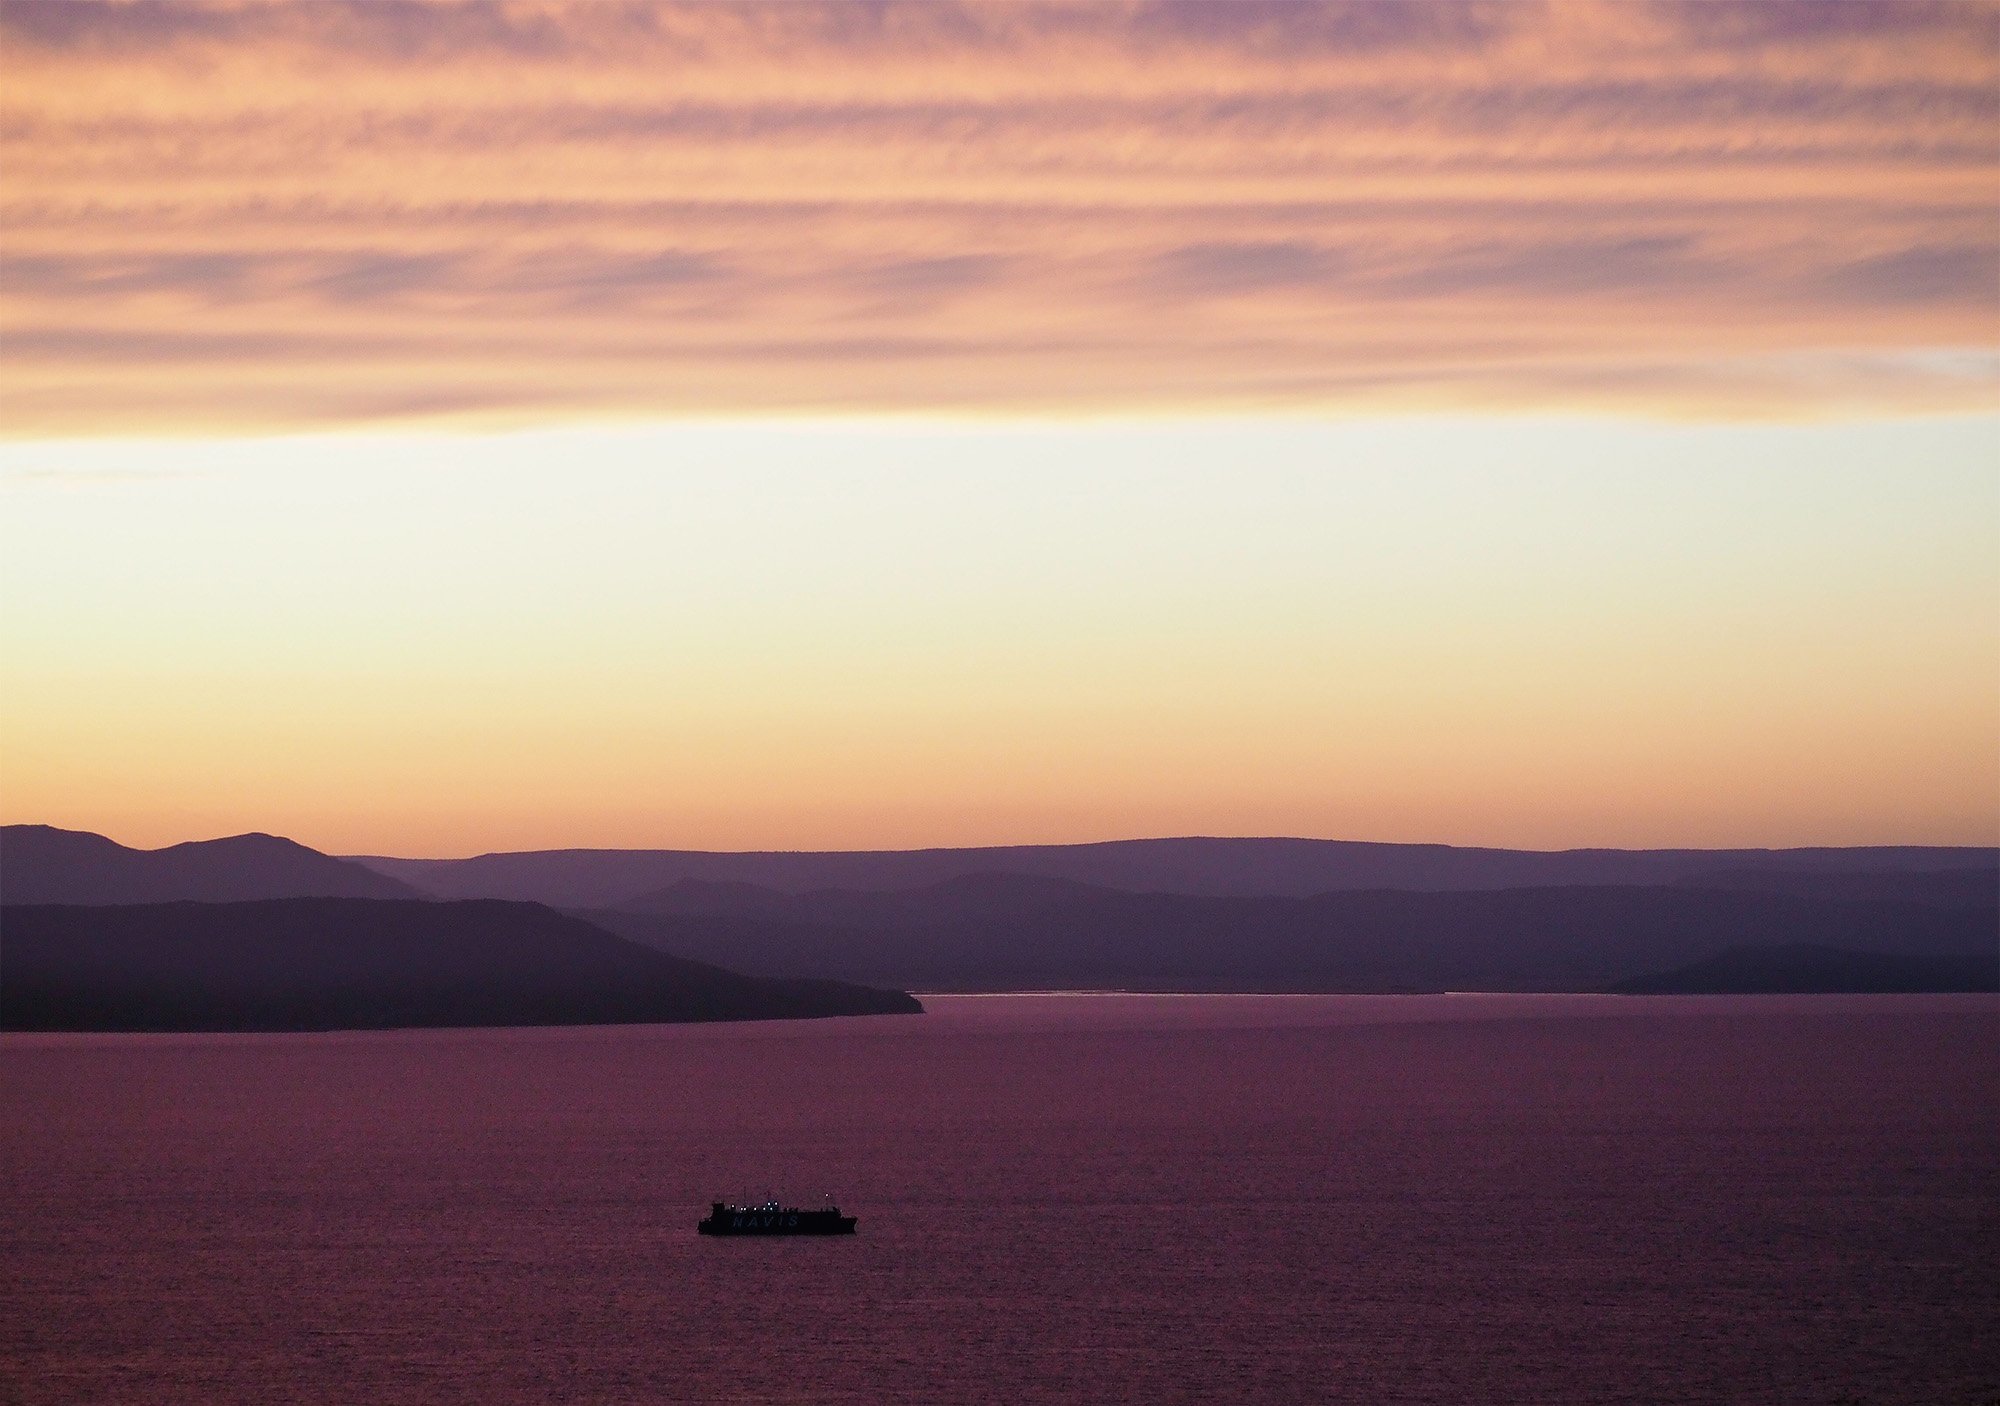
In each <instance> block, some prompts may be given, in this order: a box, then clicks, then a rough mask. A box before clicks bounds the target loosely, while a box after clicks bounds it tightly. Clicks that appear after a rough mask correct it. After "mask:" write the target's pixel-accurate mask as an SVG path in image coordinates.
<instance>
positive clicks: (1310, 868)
mask: <svg viewBox="0 0 2000 1406" xmlns="http://www.w3.org/2000/svg"><path fill="white" fill-rule="evenodd" d="M354 862H355V863H357V864H361V865H365V866H367V867H368V868H370V869H373V870H374V871H376V872H377V873H381V874H385V875H388V876H390V877H393V878H396V879H400V880H402V881H403V882H405V883H408V884H410V885H412V886H414V887H416V888H418V889H421V890H424V891H426V892H429V893H432V894H435V895H437V896H439V897H445V898H475V897H477V898H513V899H524V900H532V901H534V902H538V903H547V904H550V905H552V906H554V907H560V908H612V907H619V906H622V905H624V904H627V903H629V902H631V901H633V900H635V899H639V898H642V897H643V896H645V895H648V894H652V893H657V892H659V891H660V890H663V889H666V888H668V887H669V886H671V885H673V884H676V883H679V882H680V881H682V880H684V879H694V880H701V881H705V882H717V883H747V884H754V885H757V886H758V887H761V888H767V889H774V890H777V891H779V892H785V893H804V892H811V891H814V890H819V889H836V888H842V889H862V890H896V889H912V888H919V887H922V886H924V885H927V884H935V883H941V882H944V881H946V880H950V879H957V878H965V877H968V876H970V875H976V874H1013V875H1023V876H1038V877H1042V878H1050V879H1068V880H1072V881H1075V882H1078V883H1085V884H1093V885H1096V886H1098V887H1101V888H1111V889H1120V890H1124V891H1126V892H1131V893H1177V894H1190V895H1206V896H1210V897H1249V896H1278V897H1289V898H1306V897H1310V896H1312V895H1314V894H1319V893H1332V892H1339V891H1344V890H1357V889H1404V890H1408V891H1412V892H1423V893H1439V892H1454V891H1469V890H1477V889H1505V888H1548V887H1566V886H1592V887H1602V886H1607V885H1646V886H1654V885H1666V884H1678V883H1690V882H1703V881H1705V880H1707V879H1708V878H1710V877H1712V876H1714V875H1716V874H1718V873H1721V872H1728V871H1735V872H1739V873H1743V872H1749V871H1755V872H1759V873H1772V872H1776V873H1779V874H1799V875H1804V874H1812V873H1833V872H1873V873H1919V872H1935V871H1943V870H1988V871H1993V870H2000V849H1995V848H1991V847H1950V846H1923V845H1871V846H1857V847H1853V848H1807V849H1785V850H1770V849H1722V850H1687V849H1675V850H1616V849H1577V850H1549V851H1544V850H1506V849H1485V848H1461V847H1457V846H1451V845H1411V844H1384V843H1376V842H1373V841H1360V840H1315V839H1295V838H1261V839H1260V838H1217V837H1202V836H1192V837H1183V838H1173V839H1147V840H1110V841H1104V842H1101V843H1095V844H1077V845H1003V846H988V847H977V848H967V849H919V850H828V851H796V852H794V851H744V852H726V851H710V850H531V851H523V852H520V853H513V854H485V855H480V856H477V857H475V858H471V859H391V858H386V857H383V856H378V855H360V856H354Z"/></svg>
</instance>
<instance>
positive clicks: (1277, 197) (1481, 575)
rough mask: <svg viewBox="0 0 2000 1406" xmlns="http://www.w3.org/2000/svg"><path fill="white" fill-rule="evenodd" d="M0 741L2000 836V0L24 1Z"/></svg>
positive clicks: (86, 778)
mask: <svg viewBox="0 0 2000 1406" xmlns="http://www.w3.org/2000/svg"><path fill="white" fill-rule="evenodd" d="M0 77H4V80H5V81H4V83H0V434H4V436H5V443H4V445H0V664H3V665H4V669H5V676H6V688H5V691H4V694H0V811H4V815H0V819H5V820H9V821H37V822H46V823H50V824H55V825H62V826H72V827H75V828H80V829H90V830H96V831H101V832H103V833H107V834H110V835H111V836H113V837H114V838H116V839H119V840H121V841H123V842H126V843H129V844H142V845H157V844H166V843H171V842H174V841H178V840H184V839H190V838H196V837H201V836H207V835H215V834H224V833H231V832H236V831H244V830H268V831H276V832H282V833H285V834H288V835H291V836H294V837H296V838H298V839H300V840H301V841H304V842H306V843H309V844H313V845H316V846H318V847H320V848H323V849H327V850H332V851H336V852H345V853H354V852H387V853H396V854H412V855H448V854H466V853H472V852H477V851H480V850H485V849H501V848H529V847H542V846H549V847H553V846H681V847H709V848H753V847H755V848H766V847H769V848H795V847H815V848H821V847H823V848H859V847H872V846H918V845H951V844H971V843H998V842H1013V841H1067V840H1094V839H1104V838H1112V837H1117V836H1134V835H1159V834H1186V833H1221V834H1303V835H1315V836H1332V837H1342V838H1355V839H1383V840H1409V841H1447V842H1458V843H1476V844H1491V845H1515V846H1533V847H1556V846H1573V845H1628V846H1644V845H1766V844H1767V845H1791V844H1849V843H1936V844H1991V843H1994V842H1995V841H1996V839H2000V395H1996V387H1997V386H2000V217H1996V208H1995V192H1996V191H1997V190H2000V10H1997V9H1995V8H1994V7H1993V6H1990V5H1981V4H1942V5H1920V4H1907V5H1886V6H1878V5H1864V4H1851V5H1850V4H1829V5H1791V6H1785V5H1757V4H1747V5H1737V4H1728V3H1714V4H1706V3H1697V4H1688V5H1680V4H1638V3H1606V4H1594V3H1564V4H1556V5H1551V6H1546V7H1543V6H1534V5H1528V4H1500V5H1487V4H1476V3H1467V4H1441V3H1440V4H1394V5H1375V4H1357V5H1331V6H1309V5H1284V4H1280V5H1265V4H1250V3H1244V4H1219V5H1163V6H1158V5H1138V6H1122V5H1068V4H1019V5H1016V4H1007V5H998V4H996V5H984V6H971V7H963V6H956V5H946V4H910V5H897V4H891V5H884V6H860V5H845V4H829V5H810V4H787V5H775V6H764V5H705V4H692V5H681V6H664V5H662V6H652V5H647V6H631V5H617V4H586V5H575V6H567V5H545V4H474V5H453V4H389V3H382V4H374V3H364V4H352V5H346V4H309V5H296V6H277V5H261V4H247V5H233V4H228V5H225V4H217V5H201V4H171V5H169V4H153V3H135V4H119V5H108V6H82V5H69V4H53V5H44V4H32V3H12V2H11V0H10V3H6V4H5V5H0Z"/></svg>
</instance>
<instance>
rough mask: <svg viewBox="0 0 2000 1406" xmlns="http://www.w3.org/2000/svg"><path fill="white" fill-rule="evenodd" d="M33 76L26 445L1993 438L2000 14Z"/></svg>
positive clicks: (284, 53)
mask: <svg viewBox="0 0 2000 1406" xmlns="http://www.w3.org/2000/svg"><path fill="white" fill-rule="evenodd" d="M0 74H4V78H5V82H4V84H0V173H4V174H0V394H4V396H5V404H4V410H5V420H6V424H7V428H8V429H9V430H11V431H12V432H14V433H16V434H23V433H25V434H50V433H65V434H66V433H99V432H105V431H117V432H128V431H146V430H156V429H206V430H216V429H220V430H233V429H245V428H257V427H269V426H308V425H318V424H329V423H344V422H351V421H366V420H377V419H446V420H451V419H470V420H474V421H486V420H493V421H510V420H521V419H530V420H532V419H543V418H565V417H576V416H604V415H612V416H638V415H648V414H661V413H664V414H688V413H735V412H766V411H805V410H812V411H818V410H947V411H951V410H975V411H1020V410H1059V411H1108V410H1126V409H1140V410H1146V409H1159V408H1164V407H1171V408H1175V409H1187V408H1199V407H1204V406H1206V407H1212V408H1243V407H1252V406H1259V407H1271V406H1278V407H1298V408H1336V409H1341V408H1357V409H1365V410H1374V409H1381V408H1385V407H1435V406H1440V405H1447V406H1455V407H1493V406H1506V407H1520V406H1531V407H1541V408H1566V407H1576V406H1604V407H1613V408H1628V409H1640V410H1646V411H1657V412H1667V413H1679V412H1705V413H1715V412H1721V413H1728V414H1771V413H1798V412H1807V413H1810V412H1818V411H1824V410H1840V409H1850V408H1887V409H1899V410H1909V409H1921V408H1964V407H1966V406H1968V405H1990V404H1992V403H1993V402H1994V400H1995V384H1994V381H1993V379H1992V377H1991V376H1990V374H1984V372H1983V371H1982V370H1980V369H1979V368H1990V366H1991V360H1992V356H1993V353H1994V351H1995V348H1996V346H2000V216H1996V211H1995V196H1994V193H1995V191H1996V189H2000V9H1996V8H1995V7H1994V6H1991V5H1982V4H1970V3H1947V4H1940V5H1927V4H1919V3H1896V4H1887V5H1874V4H1864V3H1842V4H1836V5H1774V4H1751V5H1733V4H1719V3H1699V4H1690V5H1679V4H1648V5H1641V4H1625V3H1618V4H1592V3H1564V4H1555V5H1550V6H1535V5H1529V4H1515V3H1506V4H1492V5H1489V4H1479V3H1469V4H1459V5H1451V4H1423V5H1416V4H1332V5H1306V4H1276V5H1264V4H1247V3H1218V4H1191V5H1128V6H1117V5H1094V4H1090V5H1086V4H1055V5H975V6H957V5H948V4H942V3H919V4H894V3H889V4H869V5H863V4H851V3H839V4H829V5H809V4H786V5H705V4H688V5H674V6H654V5H617V4H590V5H573V6H571V5H551V4H526V3H524V4H464V5H460V4H388V3H375V0H369V3H357V4H325V3H323V4H313V5H303V6H276V5H261V4H244V5H239V4H215V5H207V4H196V3H175V4H154V3H131V4H115V5H104V6H80V5H69V4H53V5H44V4H36V3H16V2H15V0H9V3H6V4H5V5H4V6H0ZM1967 368H1975V369H1974V370H1973V371H1972V372H1971V373H1970V374H1968V372H1967Z"/></svg>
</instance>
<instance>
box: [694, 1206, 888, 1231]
mask: <svg viewBox="0 0 2000 1406" xmlns="http://www.w3.org/2000/svg"><path fill="white" fill-rule="evenodd" d="M856 1219H857V1217H855V1216H843V1215H842V1214H841V1213H840V1207H838V1206H836V1205H834V1204H833V1202H832V1201H830V1200H829V1201H828V1202H827V1203H826V1205H825V1206H824V1207H823V1208H821V1209H820V1210H817V1211H806V1210H801V1209H799V1208H798V1207H797V1206H780V1205H779V1204H778V1203H777V1202H776V1201H766V1202H764V1203H763V1204H762V1205H760V1206H738V1205H735V1204H733V1203H731V1202H727V1201H716V1202H713V1203H711V1204H710V1206H709V1208H708V1219H707V1220H704V1221H699V1222H697V1223H696V1225H695V1229H696V1230H698V1231H700V1232H701V1233H702V1234H703V1235H852V1234H853V1233H854V1222H855V1220H856Z"/></svg>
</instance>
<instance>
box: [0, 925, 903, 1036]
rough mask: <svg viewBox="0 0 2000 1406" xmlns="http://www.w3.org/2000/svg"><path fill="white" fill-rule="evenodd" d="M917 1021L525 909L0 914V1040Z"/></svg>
mask: <svg viewBox="0 0 2000 1406" xmlns="http://www.w3.org/2000/svg"><path fill="white" fill-rule="evenodd" d="M922 1009H923V1007H922V1006H921V1005H920V1004H919V1003H918V1002H917V1001H916V1000H915V999H914V998H912V997H910V996H908V995H906V994H905V993H903V992H901V991H878V990H871V989H868V988H866V987H862V986H855V985H849V984H845V983H841V982H835V981H814V980H803V981H797V980H790V981H788V980H763V979H758V978H754V977H748V976H742V975H738V974H737V973H735V972H731V971H724V970H721V969H719V968H717V967H713V966H708V965H705V964H703V963H700V962H694V961H685V960H682V959H679V958H676V957H672V956H668V955H666V954H664V953H661V952H657V951H652V950H649V949H647V948H644V947H640V946H638V945H636V944H634V943H631V942H628V941H626V940H624V939H622V938H619V937H615V936H613V935H612V934H610V933H607V932H604V931H602V930H601V929H598V928H594V927H592V926H591V925H590V924H588V923H585V922H582V921H579V920H578V919H576V918H571V917H565V916H564V915H562V914H560V913H556V912H553V911H551V910H549V909H547V908H543V907H540V906H539V905H536V904H527V903H506V902H497V901H491V900H484V901H471V902H456V903H439V902H420V901H389V900H368V899H338V898H296V899H280V900H267V901H260V902H248V903H189V902H182V903H165V904H144V905H132V906H122V907H110V906H102V905H89V906H85V905H63V906H18V907H16V906H10V907H7V908H5V909H0V1028H5V1029H7V1030H343V1029H381V1028H389V1027H397V1026H452V1025H586V1024H637V1023H653V1022H668V1021H714V1020H771V1019H797V1018H802V1017H812V1016H836V1015H888V1014H899V1013H916V1012H920V1011H921V1010H922Z"/></svg>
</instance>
